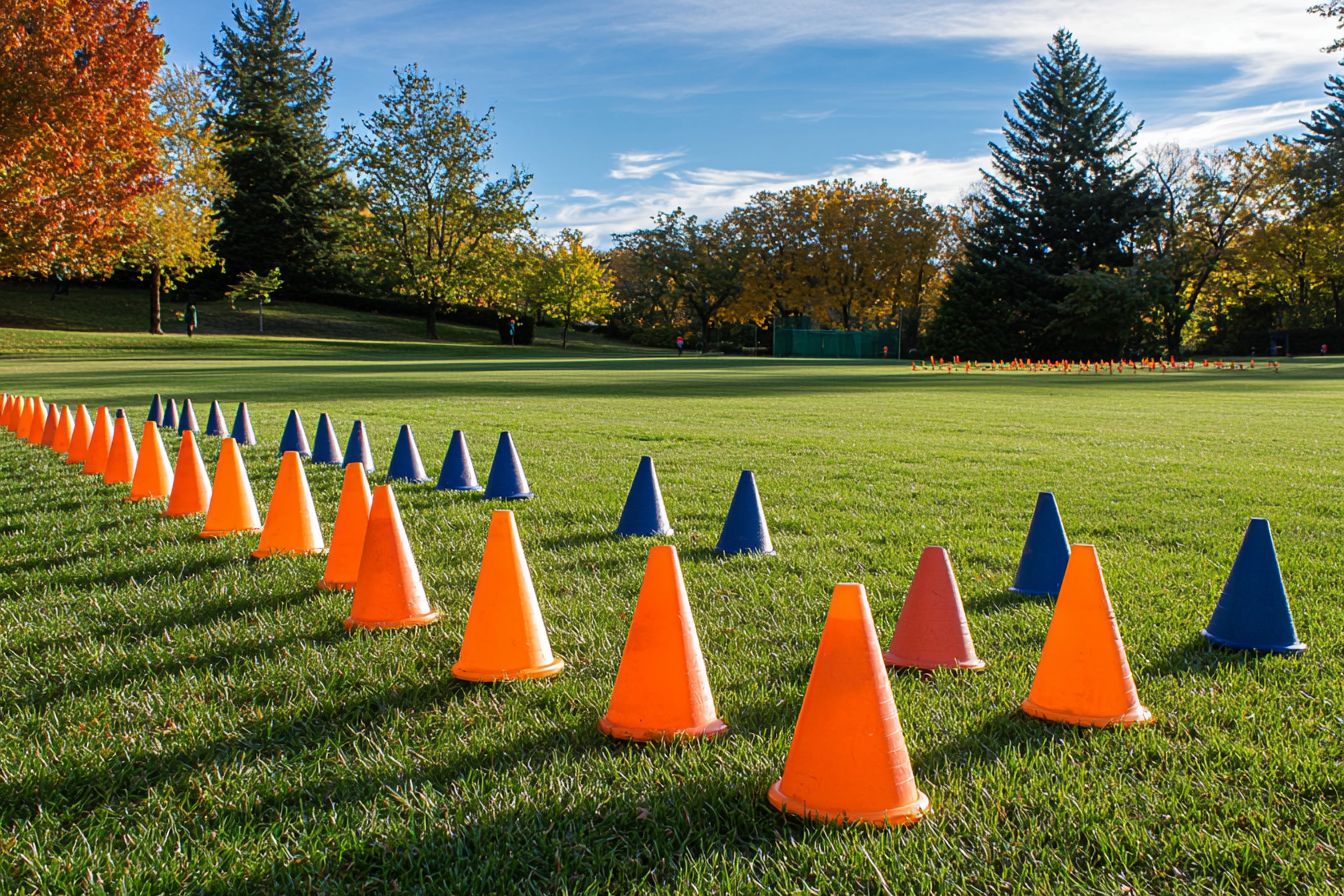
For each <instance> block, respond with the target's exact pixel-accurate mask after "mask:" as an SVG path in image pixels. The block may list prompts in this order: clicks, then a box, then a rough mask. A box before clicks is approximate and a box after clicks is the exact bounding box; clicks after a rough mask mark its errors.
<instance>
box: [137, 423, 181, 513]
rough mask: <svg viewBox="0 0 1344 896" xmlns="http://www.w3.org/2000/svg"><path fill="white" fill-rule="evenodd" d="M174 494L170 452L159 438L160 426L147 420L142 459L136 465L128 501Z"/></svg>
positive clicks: (141, 444)
mask: <svg viewBox="0 0 1344 896" xmlns="http://www.w3.org/2000/svg"><path fill="white" fill-rule="evenodd" d="M127 428H128V429H129V428H130V427H129V426H128V427H127ZM172 493H173V467H172V464H170V463H168V452H167V451H165V450H164V448H163V439H162V438H161V437H160V436H159V425H158V424H157V423H155V422H154V421H153V420H146V421H145V431H144V433H143V434H142V435H141V436H140V457H139V459H138V460H137V461H136V463H135V476H134V477H133V478H132V479H131V494H130V495H129V496H128V497H127V498H126V500H127V501H144V500H146V499H149V498H166V497H168V496H169V495H171V494H172Z"/></svg>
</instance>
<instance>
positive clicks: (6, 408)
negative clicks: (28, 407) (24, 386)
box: [0, 393, 17, 432]
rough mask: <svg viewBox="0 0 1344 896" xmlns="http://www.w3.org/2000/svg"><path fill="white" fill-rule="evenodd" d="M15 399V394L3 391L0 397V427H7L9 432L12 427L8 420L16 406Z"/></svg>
mask: <svg viewBox="0 0 1344 896" xmlns="http://www.w3.org/2000/svg"><path fill="white" fill-rule="evenodd" d="M16 400H17V396H15V395H10V394H8V393H5V395H4V397H3V399H0V427H3V428H5V429H8V430H10V431H11V432H13V430H14V427H13V426H12V425H11V423H10V421H11V420H12V419H13V416H14V408H15V407H17V405H16V404H15V401H16Z"/></svg>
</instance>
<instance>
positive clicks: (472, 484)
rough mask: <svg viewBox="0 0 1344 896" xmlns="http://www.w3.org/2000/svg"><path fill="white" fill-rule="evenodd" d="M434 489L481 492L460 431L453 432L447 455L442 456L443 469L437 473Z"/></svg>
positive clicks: (464, 439)
mask: <svg viewBox="0 0 1344 896" xmlns="http://www.w3.org/2000/svg"><path fill="white" fill-rule="evenodd" d="M434 488H435V489H436V490H438V491H441V492H444V491H448V492H479V491H482V489H481V485H480V483H479V482H477V481H476V468H475V467H473V466H472V465H471V452H470V451H468V450H467V437H466V436H465V435H463V433H462V430H460V429H455V430H453V440H452V441H451V442H449V443H448V453H447V454H445V455H444V456H443V469H442V470H440V471H439V481H438V483H437V484H436V485H435V486H434Z"/></svg>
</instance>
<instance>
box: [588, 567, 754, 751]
mask: <svg viewBox="0 0 1344 896" xmlns="http://www.w3.org/2000/svg"><path fill="white" fill-rule="evenodd" d="M597 724H598V727H599V728H601V729H602V732H603V733H604V734H609V735H611V736H612V737H619V738H624V739H626V740H642V741H649V740H658V741H663V740H674V739H676V738H678V737H712V736H713V735H716V734H722V733H723V732H725V731H727V730H728V726H727V725H726V724H724V722H723V721H722V720H720V719H719V718H717V714H716V712H715V709H714V696H713V695H712V694H711V693H710V690H709V676H708V675H707V674H706V673H705V658H704V655H703V654H702V653H701V652H700V638H699V636H698V635H697V634H696V631H695V619H694V617H692V615H691V604H690V601H688V600H687V599H686V585H685V583H684V582H683V581H682V577H681V565H680V564H679V563H678V562H677V549H676V548H674V547H672V545H657V546H655V547H654V548H653V549H652V550H650V551H649V562H648V565H647V566H646V567H645V568H644V584H643V586H642V587H641V588H640V590H639V602H638V603H636V604H635V615H634V617H633V618H632V619H631V620H630V634H629V636H628V637H627V638H626V639H625V651H624V653H623V654H622V655H621V668H620V671H618V672H617V673H616V686H615V688H613V690H612V692H611V704H610V706H609V708H608V709H607V714H606V715H605V716H603V717H602V718H601V719H600V720H599V721H598V723H597Z"/></svg>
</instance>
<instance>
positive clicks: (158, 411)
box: [145, 392, 163, 426]
mask: <svg viewBox="0 0 1344 896" xmlns="http://www.w3.org/2000/svg"><path fill="white" fill-rule="evenodd" d="M150 420H153V421H154V422H155V423H157V424H158V425H159V426H163V399H162V398H160V397H159V393H157V392H155V393H154V400H153V401H152V402H150V405H149V416H148V417H146V418H145V422H149V421H150Z"/></svg>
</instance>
